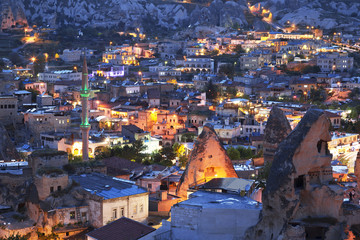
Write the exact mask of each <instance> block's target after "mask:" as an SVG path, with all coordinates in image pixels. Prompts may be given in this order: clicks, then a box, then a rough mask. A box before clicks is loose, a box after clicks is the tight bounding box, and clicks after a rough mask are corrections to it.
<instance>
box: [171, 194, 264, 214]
mask: <svg viewBox="0 0 360 240" xmlns="http://www.w3.org/2000/svg"><path fill="white" fill-rule="evenodd" d="M177 205H179V206H181V207H200V208H230V209H253V210H259V211H260V210H261V209H262V204H261V203H259V202H257V201H254V200H252V199H251V198H249V197H242V196H240V195H236V194H229V193H215V192H206V191H197V192H194V193H193V194H191V195H190V196H189V199H188V200H186V201H183V202H180V203H178V204H177Z"/></svg>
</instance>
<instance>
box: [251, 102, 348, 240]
mask: <svg viewBox="0 0 360 240" xmlns="http://www.w3.org/2000/svg"><path fill="white" fill-rule="evenodd" d="M329 127H330V122H329V120H328V119H327V117H326V116H325V114H324V113H323V111H321V110H316V109H310V110H309V111H308V112H307V113H306V114H305V116H304V117H303V119H302V120H301V122H300V123H299V124H298V126H297V127H296V128H295V129H294V130H293V131H292V132H291V133H290V134H289V135H288V136H287V137H286V138H285V139H284V140H283V141H282V142H281V143H280V144H279V148H278V150H277V151H276V153H275V156H274V161H273V164H272V167H271V170H270V174H269V178H268V179H267V185H266V188H265V191H264V194H263V212H262V213H263V215H262V218H261V219H260V221H259V223H258V224H257V225H256V226H255V227H253V228H252V229H249V231H248V234H249V235H247V239H278V237H283V238H284V237H285V236H292V235H294V236H293V237H294V239H297V238H299V239H301V236H303V230H302V229H304V228H302V227H299V228H296V229H295V228H292V227H291V226H295V225H296V226H297V225H299V226H304V227H305V231H306V227H307V226H309V224H307V225H306V224H304V221H306V220H307V219H309V218H311V219H312V220H311V221H314V220H313V219H320V220H319V221H321V219H322V218H323V217H325V218H327V219H340V218H341V206H342V203H343V190H342V189H341V187H339V186H338V185H331V184H330V181H331V180H332V169H331V155H330V153H329V151H328V149H327V142H328V141H330V140H331V136H330V133H329ZM315 222H316V220H315ZM310 225H311V223H310ZM285 238H286V237H285Z"/></svg>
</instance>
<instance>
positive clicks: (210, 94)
mask: <svg viewBox="0 0 360 240" xmlns="http://www.w3.org/2000/svg"><path fill="white" fill-rule="evenodd" d="M205 92H206V98H208V99H211V100H214V99H215V98H217V96H218V87H217V86H216V85H215V84H213V82H212V80H210V81H209V83H208V84H206V86H205Z"/></svg>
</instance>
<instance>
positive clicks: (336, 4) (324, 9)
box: [261, 0, 360, 30]
mask: <svg viewBox="0 0 360 240" xmlns="http://www.w3.org/2000/svg"><path fill="white" fill-rule="evenodd" d="M261 4H262V5H263V6H265V7H266V8H269V9H270V10H271V12H272V13H273V17H274V20H275V21H276V20H277V21H278V22H279V23H280V24H284V23H286V22H287V21H290V22H291V23H295V24H299V23H302V24H306V25H310V26H320V27H321V28H323V29H331V28H346V29H347V30H351V28H354V29H359V27H360V1H358V0H267V1H263V2H262V3H261Z"/></svg>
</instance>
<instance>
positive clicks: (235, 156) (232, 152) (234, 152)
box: [226, 147, 240, 160]
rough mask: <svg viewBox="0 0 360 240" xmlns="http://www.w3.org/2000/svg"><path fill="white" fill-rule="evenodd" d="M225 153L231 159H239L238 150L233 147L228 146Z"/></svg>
mask: <svg viewBox="0 0 360 240" xmlns="http://www.w3.org/2000/svg"><path fill="white" fill-rule="evenodd" d="M226 153H227V155H228V156H229V158H230V159H231V160H239V159H240V152H239V151H238V150H237V149H236V148H234V147H230V148H228V149H227V150H226Z"/></svg>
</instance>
